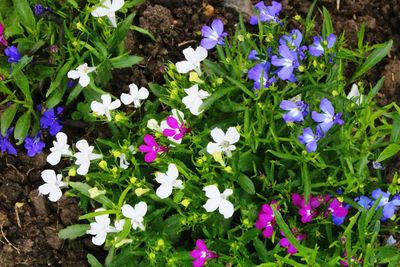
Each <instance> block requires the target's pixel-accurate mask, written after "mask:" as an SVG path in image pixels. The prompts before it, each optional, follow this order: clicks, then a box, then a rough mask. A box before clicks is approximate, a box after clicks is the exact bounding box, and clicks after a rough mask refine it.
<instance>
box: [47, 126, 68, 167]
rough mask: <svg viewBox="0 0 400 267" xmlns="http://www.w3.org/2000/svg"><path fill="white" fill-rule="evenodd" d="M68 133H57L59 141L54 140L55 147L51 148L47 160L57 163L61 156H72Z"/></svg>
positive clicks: (52, 163)
mask: <svg viewBox="0 0 400 267" xmlns="http://www.w3.org/2000/svg"><path fill="white" fill-rule="evenodd" d="M67 138H68V137H67V135H66V134H65V133H63V132H59V133H58V134H57V135H56V139H57V141H53V147H52V148H50V152H51V153H50V154H49V155H48V156H47V162H48V163H50V164H51V165H53V166H54V165H56V164H58V163H59V162H60V160H61V156H72V152H71V150H70V149H69V145H68V144H67Z"/></svg>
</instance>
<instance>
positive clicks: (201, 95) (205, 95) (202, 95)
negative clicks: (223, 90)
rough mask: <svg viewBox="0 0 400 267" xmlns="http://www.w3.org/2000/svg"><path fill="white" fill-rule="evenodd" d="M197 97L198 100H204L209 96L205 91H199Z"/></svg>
mask: <svg viewBox="0 0 400 267" xmlns="http://www.w3.org/2000/svg"><path fill="white" fill-rule="evenodd" d="M198 96H199V97H200V99H205V98H207V97H209V96H210V94H209V93H208V92H207V91H204V90H200V91H199V92H198Z"/></svg>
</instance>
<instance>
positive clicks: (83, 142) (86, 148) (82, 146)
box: [75, 139, 89, 152]
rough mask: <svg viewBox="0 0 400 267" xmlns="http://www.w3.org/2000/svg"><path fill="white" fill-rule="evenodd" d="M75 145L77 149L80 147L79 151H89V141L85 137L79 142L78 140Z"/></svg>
mask: <svg viewBox="0 0 400 267" xmlns="http://www.w3.org/2000/svg"><path fill="white" fill-rule="evenodd" d="M75 146H76V148H77V149H79V151H82V152H87V151H89V143H88V142H87V141H86V140H85V139H82V140H79V141H78V142H76V144H75Z"/></svg>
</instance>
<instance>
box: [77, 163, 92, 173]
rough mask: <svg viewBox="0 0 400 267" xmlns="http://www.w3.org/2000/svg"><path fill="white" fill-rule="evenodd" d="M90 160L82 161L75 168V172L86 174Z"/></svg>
mask: <svg viewBox="0 0 400 267" xmlns="http://www.w3.org/2000/svg"><path fill="white" fill-rule="evenodd" d="M89 167H90V161H89V162H84V163H82V164H81V165H80V166H79V168H78V169H77V170H76V173H77V174H79V175H86V174H87V173H88V171H89Z"/></svg>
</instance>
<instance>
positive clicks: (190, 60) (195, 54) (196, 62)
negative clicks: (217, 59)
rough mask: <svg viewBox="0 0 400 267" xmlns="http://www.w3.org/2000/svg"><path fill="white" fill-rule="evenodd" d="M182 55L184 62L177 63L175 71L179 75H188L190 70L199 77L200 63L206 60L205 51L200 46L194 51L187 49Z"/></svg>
mask: <svg viewBox="0 0 400 267" xmlns="http://www.w3.org/2000/svg"><path fill="white" fill-rule="evenodd" d="M183 54H184V55H185V59H186V60H184V61H179V62H177V63H176V70H177V71H178V72H179V73H188V72H189V71H191V70H195V71H196V72H197V73H198V74H199V75H200V74H201V70H200V62H201V61H203V60H204V59H206V58H207V50H206V49H205V48H204V47H202V46H199V47H197V48H196V50H194V49H193V48H191V47H188V48H186V49H184V50H183Z"/></svg>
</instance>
